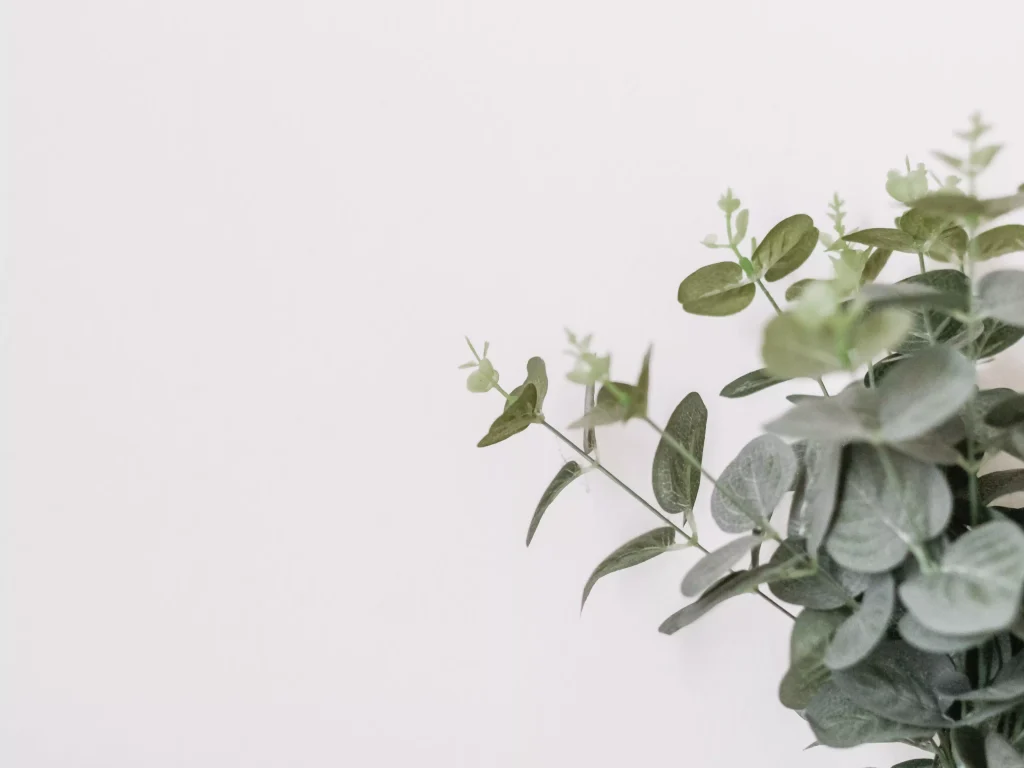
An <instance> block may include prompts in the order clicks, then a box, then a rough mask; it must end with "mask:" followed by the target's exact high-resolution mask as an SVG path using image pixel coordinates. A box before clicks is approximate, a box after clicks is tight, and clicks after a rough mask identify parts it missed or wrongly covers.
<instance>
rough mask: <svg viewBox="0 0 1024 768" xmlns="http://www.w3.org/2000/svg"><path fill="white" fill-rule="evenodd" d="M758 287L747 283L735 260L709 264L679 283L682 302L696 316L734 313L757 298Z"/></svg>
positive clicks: (684, 307) (680, 300)
mask: <svg viewBox="0 0 1024 768" xmlns="http://www.w3.org/2000/svg"><path fill="white" fill-rule="evenodd" d="M756 292H757V288H755V287H754V284H753V283H748V282H746V275H744V274H743V269H742V268H741V267H740V265H739V264H737V263H736V262H734V261H720V262H718V263H716V264H708V265H707V266H706V267H701V268H700V269H698V270H697V271H696V272H694V273H693V274H691V275H690V276H689V277H687V278H686V279H685V280H683V282H681V283H680V284H679V295H678V298H679V303H680V304H682V305H683V309H685V310H686V311H687V312H689V313H690V314H693V315H712V316H722V315H733V314H735V313H737V312H739V311H741V310H743V309H746V307H747V306H748V305H749V304H750V302H752V301H753V300H754V294H755V293H756Z"/></svg>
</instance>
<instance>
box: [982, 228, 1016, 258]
mask: <svg viewBox="0 0 1024 768" xmlns="http://www.w3.org/2000/svg"><path fill="white" fill-rule="evenodd" d="M1018 251H1024V226H1021V225H1020V224H1005V225H1004V226H1001V227H995V228H994V229H990V230H988V231H987V232H982V233H981V234H980V235H978V236H977V237H976V238H974V251H973V253H972V256H973V257H974V260H975V261H986V260H987V259H994V258H996V257H997V256H1004V255H1006V254H1007V253H1016V252H1018Z"/></svg>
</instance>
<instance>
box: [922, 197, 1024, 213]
mask: <svg viewBox="0 0 1024 768" xmlns="http://www.w3.org/2000/svg"><path fill="white" fill-rule="evenodd" d="M1021 207H1024V192H1018V193H1017V194H1015V195H1007V196H1006V197H994V198H991V199H988V200H979V199H978V198H976V197H972V196H970V195H959V194H950V193H944V192H934V193H932V194H930V195H925V196H924V197H922V198H921V199H919V200H917V201H915V202H914V208H915V209H917V210H919V211H923V212H925V213H933V214H946V215H949V216H984V217H985V218H989V219H994V218H997V217H999V216H1002V215H1004V214H1007V213H1009V212H1010V211H1013V210H1016V209H1017V208H1021Z"/></svg>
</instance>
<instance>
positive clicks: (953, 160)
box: [929, 152, 964, 765]
mask: <svg viewBox="0 0 1024 768" xmlns="http://www.w3.org/2000/svg"><path fill="white" fill-rule="evenodd" d="M932 154H933V155H935V156H936V157H937V158H939V160H941V161H942V162H944V163H945V164H946V165H948V166H950V167H951V168H952V169H953V170H955V171H961V170H963V167H964V161H963V160H961V159H960V158H959V157H953V155H947V154H946V153H945V152H932ZM930 764H931V763H930V762H929V765H930Z"/></svg>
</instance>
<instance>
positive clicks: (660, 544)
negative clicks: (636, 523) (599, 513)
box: [580, 526, 676, 610]
mask: <svg viewBox="0 0 1024 768" xmlns="http://www.w3.org/2000/svg"><path fill="white" fill-rule="evenodd" d="M675 541H676V529H675V528H670V527H668V526H666V527H664V528H655V529H654V530H653V531H648V532H647V533H644V534H641V535H639V536H637V537H636V538H635V539H631V540H630V541H627V542H626V543H625V544H623V545H622V546H621V547H619V548H618V549H616V550H615V551H614V552H612V553H611V554H610V555H608V557H606V558H605V559H604V560H602V561H601V563H600V564H599V565H598V566H597V568H595V569H594V572H593V573H592V574H590V578H589V579H587V583H586V585H585V586H584V587H583V599H582V601H581V602H580V610H583V606H584V605H586V604H587V597H589V595H590V591H591V590H592V589H593V588H594V585H595V584H597V582H598V580H599V579H601V578H603V577H604V576H607V575H608V574H611V573H615V572H616V571H621V570H623V569H625V568H632V567H633V566H634V565H640V563H646V562H647V561H648V560H650V559H651V558H653V557H657V556H658V555H660V554H662V553H663V552H667V551H668V550H670V549H672V547H673V545H674V544H675Z"/></svg>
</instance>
